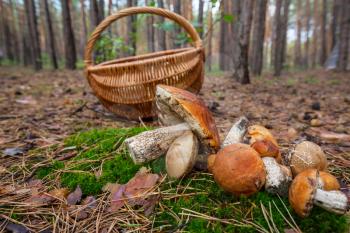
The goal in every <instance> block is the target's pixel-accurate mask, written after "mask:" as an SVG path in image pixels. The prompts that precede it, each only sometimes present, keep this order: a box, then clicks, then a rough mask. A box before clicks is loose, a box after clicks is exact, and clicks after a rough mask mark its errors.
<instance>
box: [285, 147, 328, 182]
mask: <svg viewBox="0 0 350 233" xmlns="http://www.w3.org/2000/svg"><path fill="white" fill-rule="evenodd" d="M290 167H291V169H292V172H293V175H294V176H296V175H297V174H299V173H300V172H302V171H304V170H306V169H310V168H314V169H317V170H320V171H325V170H326V169H327V158H326V155H325V154H324V153H323V151H322V149H321V147H320V146H319V145H317V144H315V143H313V142H309V141H304V142H301V143H299V144H298V145H296V147H295V148H294V151H293V152H292V154H291V158H290Z"/></svg>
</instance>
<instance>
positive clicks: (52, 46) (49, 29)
mask: <svg viewBox="0 0 350 233" xmlns="http://www.w3.org/2000/svg"><path fill="white" fill-rule="evenodd" d="M47 1H48V0H44V8H45V18H46V27H47V35H48V40H47V41H48V45H49V48H50V56H51V62H52V66H53V68H54V69H58V63H57V57H56V50H55V38H54V34H53V29H52V23H51V14H50V11H49V4H48V2H47Z"/></svg>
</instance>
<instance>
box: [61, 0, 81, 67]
mask: <svg viewBox="0 0 350 233" xmlns="http://www.w3.org/2000/svg"><path fill="white" fill-rule="evenodd" d="M61 5H62V19H63V36H64V53H65V67H66V68H67V69H71V70H74V69H75V68H76V64H75V63H76V61H77V56H76V49H75V43H74V33H73V29H72V20H71V16H70V10H69V4H68V2H67V1H66V0H61Z"/></svg>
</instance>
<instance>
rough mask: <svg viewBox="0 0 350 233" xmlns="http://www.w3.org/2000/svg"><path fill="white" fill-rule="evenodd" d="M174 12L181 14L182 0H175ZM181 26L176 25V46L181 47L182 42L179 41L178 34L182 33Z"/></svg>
mask: <svg viewBox="0 0 350 233" xmlns="http://www.w3.org/2000/svg"><path fill="white" fill-rule="evenodd" d="M174 12H175V13H177V14H179V15H181V0H174ZM180 33H181V28H180V26H178V25H175V35H174V48H181V46H182V44H181V43H179V42H178V41H177V36H178V35H180Z"/></svg>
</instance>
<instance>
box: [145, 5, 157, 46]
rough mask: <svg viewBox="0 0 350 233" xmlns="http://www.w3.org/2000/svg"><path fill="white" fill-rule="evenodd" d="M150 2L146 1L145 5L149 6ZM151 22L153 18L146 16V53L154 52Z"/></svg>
mask: <svg viewBox="0 0 350 233" xmlns="http://www.w3.org/2000/svg"><path fill="white" fill-rule="evenodd" d="M149 4H150V1H149V0H146V5H149ZM153 21H154V17H153V15H147V49H148V52H154V51H155V47H154V46H155V44H154V39H155V38H154V37H155V35H154V27H153Z"/></svg>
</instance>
